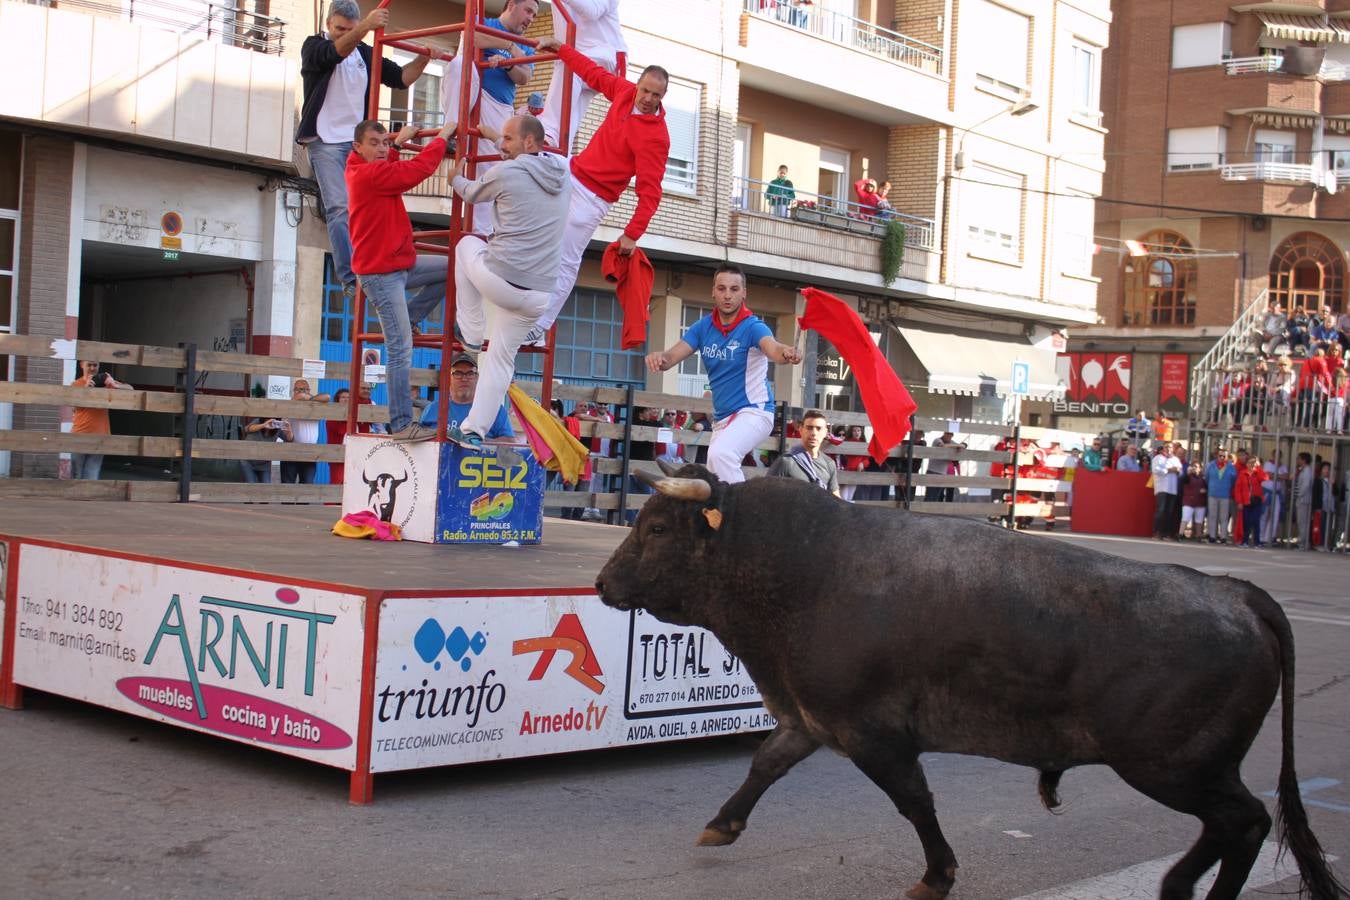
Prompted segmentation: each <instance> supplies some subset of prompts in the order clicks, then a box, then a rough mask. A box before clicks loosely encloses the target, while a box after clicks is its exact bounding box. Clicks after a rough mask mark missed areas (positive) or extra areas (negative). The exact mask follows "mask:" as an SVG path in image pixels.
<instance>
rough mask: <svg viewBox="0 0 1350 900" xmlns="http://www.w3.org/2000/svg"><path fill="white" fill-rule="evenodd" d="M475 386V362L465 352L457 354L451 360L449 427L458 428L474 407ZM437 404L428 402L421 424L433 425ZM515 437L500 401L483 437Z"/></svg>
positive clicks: (476, 378) (509, 418) (504, 405)
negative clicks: (490, 424) (495, 414)
mask: <svg viewBox="0 0 1350 900" xmlns="http://www.w3.org/2000/svg"><path fill="white" fill-rule="evenodd" d="M477 388H478V363H476V362H474V359H473V357H472V356H470V355H469V354H467V353H456V354H455V358H454V359H452V360H451V361H450V410H449V414H448V415H447V418H448V419H449V420H450V425H451V426H452V427H456V428H457V427H459V425H460V423H462V422H463V421H464V417H465V416H467V415H468V414H469V409H470V408H472V406H473V395H474V391H475V390H476V389H477ZM436 406H437V404H436V403H435V402H432V403H428V404H427V408H426V410H425V411H424V412H423V413H422V424H423V425H427V426H432V427H434V426H435V425H436ZM515 436H516V432H515V430H514V429H513V428H512V427H511V417H510V416H509V415H507V412H506V404H505V403H503V404H502V405H501V406H500V407H498V408H497V418H496V419H494V420H493V422H492V427H491V428H489V429H488V433H487V434H485V435H483V437H486V438H509V437H515Z"/></svg>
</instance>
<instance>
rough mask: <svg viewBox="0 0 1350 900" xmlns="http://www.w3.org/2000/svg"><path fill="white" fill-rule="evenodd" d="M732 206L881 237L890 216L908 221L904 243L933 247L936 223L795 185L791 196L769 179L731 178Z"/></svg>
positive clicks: (776, 216)
mask: <svg viewBox="0 0 1350 900" xmlns="http://www.w3.org/2000/svg"><path fill="white" fill-rule="evenodd" d="M731 204H732V207H733V208H735V209H737V210H740V211H742V212H746V213H752V214H754V215H760V216H772V217H775V218H782V219H790V220H792V221H795V222H798V223H800V224H803V225H813V226H816V227H820V228H830V229H835V230H838V231H847V232H851V233H853V234H861V235H870V236H872V237H877V238H879V237H882V236H884V235H885V234H886V222H887V221H888V220H890V219H895V220H897V221H900V222H903V223H904V225H905V245H906V246H907V247H917V248H919V249H922V250H932V249H934V244H933V241H934V236H935V234H936V230H937V229H936V223H935V222H934V221H933V220H932V219H925V218H922V217H920V216H911V215H909V214H908V213H902V212H896V211H894V210H885V209H880V210H878V209H873V208H872V207H869V206H863V205H862V204H859V203H854V202H852V201H850V200H843V199H840V198H838V197H828V196H824V195H822V194H813V193H812V192H810V191H803V190H798V189H795V188H794V189H792V191H791V196H790V197H789V196H788V195H787V194H786V193H784V192H781V191H777V190H775V188H774V186H773V185H772V184H771V183H770V182H767V181H757V180H755V179H753V178H741V177H739V176H738V177H736V178H733V179H732V180H731Z"/></svg>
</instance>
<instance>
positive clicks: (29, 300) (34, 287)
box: [10, 136, 75, 478]
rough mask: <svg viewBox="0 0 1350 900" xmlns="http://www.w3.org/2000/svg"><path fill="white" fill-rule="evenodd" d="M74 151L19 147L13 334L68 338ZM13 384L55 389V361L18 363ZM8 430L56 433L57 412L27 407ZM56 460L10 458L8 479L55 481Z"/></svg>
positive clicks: (66, 145)
mask: <svg viewBox="0 0 1350 900" xmlns="http://www.w3.org/2000/svg"><path fill="white" fill-rule="evenodd" d="M74 162H75V145H74V143H73V142H72V141H68V140H64V139H61V138H52V137H37V136H30V137H28V138H27V139H26V140H25V143H24V155H23V188H22V193H21V194H20V197H19V213H20V215H21V216H22V220H23V228H22V229H21V233H20V236H19V258H18V269H19V273H18V276H19V284H18V292H19V302H18V317H17V320H16V321H15V323H14V325H15V328H14V331H15V333H17V334H28V335H41V336H43V337H52V338H71V337H74V336H75V335H74V334H73V333H71V330H70V326H69V324H68V322H67V319H66V292H67V290H68V287H69V285H68V283H67V282H68V280H69V275H68V271H67V266H68V265H69V262H70V229H71V221H70V200H71V173H72V171H73V168H74ZM14 368H15V372H14V375H15V380H16V381H23V382H30V383H34V384H61V383H62V378H63V375H64V365H63V363H62V362H61V361H60V360H54V359H36V358H27V357H18V358H16V359H15V361H14ZM14 427H15V429H18V430H25V431H59V430H60V428H61V409H60V407H56V406H38V405H33V404H27V405H16V406H15V407H14ZM57 463H58V459H57V457H56V456H54V455H52V454H50V453H46V454H37V453H16V454H14V455H13V457H12V463H11V469H10V473H11V474H12V475H16V476H25V477H29V478H33V477H49V478H50V477H55V476H56V473H57Z"/></svg>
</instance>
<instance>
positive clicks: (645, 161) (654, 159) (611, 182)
mask: <svg viewBox="0 0 1350 900" xmlns="http://www.w3.org/2000/svg"><path fill="white" fill-rule="evenodd" d="M539 49H540V50H542V51H545V52H552V51H557V53H558V54H559V56H560V57H561V58H562V61H563V62H564V63H565V64H566V65H567V67H568V68H569V69H571V70H572V71H573V72H574V73H575V74H576V75H577V76H578V77H579V78H581V79H582V80H583V81H585V82H586V84H587V85H588V86H589V87H591V88H592V89H593V90H596V91H599V92H600V93H602V94H604V95H605V97H606V98H608V99H609V102H610V107H609V113H608V115H606V116H605V121H604V122H602V123H601V124H600V127H599V128H597V129H596V131H595V134H594V136H592V137H591V140H590V143H588V144H587V145H586V149H585V150H582V151H581V152H580V153H578V154H577V155H576V156H574V157H572V160H571V169H572V199H571V203H570V204H569V206H568V210H567V231H566V232H565V233H564V234H563V243H562V264H561V267H560V268H559V270H558V285H557V287H556V288H555V289H554V291H553V296H552V297H550V298H549V305H548V309H547V310H546V311H545V312H544V315H543V316H541V317H540V319H539V324H538V325H537V326H535V328H534V330H533V331H531V332H530V333H529V334H528V335H526V337H525V341H524V343H527V344H529V343H535V344H542V343H543V339H544V336H545V335H546V334H548V330H549V328H551V327H552V326H553V322H554V320H556V319H557V318H558V313H560V312H562V308H563V305H564V304H565V303H567V298H568V297H569V296H570V295H571V293H572V288H573V287H574V286H575V285H576V281H577V271H578V270H579V269H580V268H581V257H582V255H583V254H585V252H586V246H587V245H588V244H589V243H590V242H591V237H592V236H593V235H594V234H595V229H596V228H597V227H599V225H600V222H601V220H603V219H604V218H605V214H606V213H607V212H609V208H610V206H611V205H613V204H614V202H615V201H617V200H618V199H619V197H620V195H622V194H623V190H624V188H626V187H627V186H628V182H630V181H632V180H633V179H634V177H636V178H637V184H636V186H635V187H634V191H635V192H636V193H637V199H638V202H637V209H636V210H634V212H633V217H632V218H631V219H629V220H628V225H627V226H625V227H624V230H623V234H622V235H620V237H619V252H620V253H621V254H623V255H624V256H629V255H631V254H632V252H633V250H634V249H635V248H636V247H637V242H638V239H639V238H641V237H642V235H643V234H644V233H645V232H646V231H647V223H648V222H650V221H651V218H652V216H653V215H655V213H656V208H657V206H659V205H660V204H661V180H662V179H663V178H665V176H666V157H667V156H669V154H670V132H668V131H667V130H666V111H665V110H664V109H662V108H661V100H662V99H663V98H664V97H665V96H666V87H667V86H668V85H669V83H670V75H669V74H668V73H667V72H666V70H665V69H663V68H661V67H660V66H648V67H647V68H646V69H644V70H643V72H642V77H641V78H639V79H638V82H637V84H631V83H630V82H629V81H628V80H627V79H625V78H624V77H623V73H622V72H621V73H619V74H618V75H611V74H610V73H609V72H607V71H605V69H604V68H602V67H601V66H599V65H596V63H594V62H593V61H592V60H591V59H590V58H589V57H586V56H583V55H582V54H580V53H578V52H577V51H576V50H575V49H574V48H572V47H570V46H568V45H567V44H563V43H561V42H559V41H558V40H557V39H556V38H545V39H544V40H542V41H540V42H539Z"/></svg>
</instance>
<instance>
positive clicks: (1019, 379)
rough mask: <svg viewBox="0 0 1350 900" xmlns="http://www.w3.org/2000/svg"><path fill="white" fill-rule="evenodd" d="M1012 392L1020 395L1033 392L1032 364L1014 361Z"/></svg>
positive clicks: (1023, 395)
mask: <svg viewBox="0 0 1350 900" xmlns="http://www.w3.org/2000/svg"><path fill="white" fill-rule="evenodd" d="M1012 392H1013V393H1014V394H1016V395H1017V396H1019V397H1025V396H1026V395H1027V394H1029V393H1031V364H1030V363H1024V362H1015V363H1013V370H1012Z"/></svg>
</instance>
